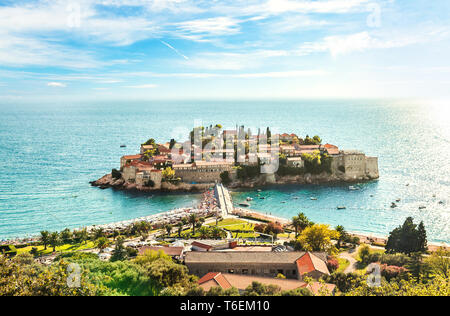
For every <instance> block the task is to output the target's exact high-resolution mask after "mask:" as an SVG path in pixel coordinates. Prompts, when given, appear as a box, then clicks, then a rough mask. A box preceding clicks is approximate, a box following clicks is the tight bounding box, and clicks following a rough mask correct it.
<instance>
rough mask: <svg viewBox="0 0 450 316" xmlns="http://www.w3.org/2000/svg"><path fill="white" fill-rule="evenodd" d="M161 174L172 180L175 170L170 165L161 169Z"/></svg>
mask: <svg viewBox="0 0 450 316" xmlns="http://www.w3.org/2000/svg"><path fill="white" fill-rule="evenodd" d="M162 176H163V178H164V179H165V180H173V179H174V178H175V171H174V170H173V169H172V168H171V167H167V168H165V169H164V170H163V171H162Z"/></svg>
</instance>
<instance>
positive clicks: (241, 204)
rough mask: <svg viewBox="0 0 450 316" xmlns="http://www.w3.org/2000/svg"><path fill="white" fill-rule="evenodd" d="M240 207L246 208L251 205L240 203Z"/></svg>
mask: <svg viewBox="0 0 450 316" xmlns="http://www.w3.org/2000/svg"><path fill="white" fill-rule="evenodd" d="M239 205H240V206H244V207H249V206H250V204H248V203H247V202H242V203H239Z"/></svg>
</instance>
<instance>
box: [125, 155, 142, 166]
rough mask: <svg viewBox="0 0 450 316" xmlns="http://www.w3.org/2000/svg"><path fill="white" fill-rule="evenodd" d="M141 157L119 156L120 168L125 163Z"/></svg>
mask: <svg viewBox="0 0 450 316" xmlns="http://www.w3.org/2000/svg"><path fill="white" fill-rule="evenodd" d="M141 158H142V155H130V156H123V157H121V158H120V168H123V167H124V166H125V165H126V164H127V163H131V162H133V161H138V160H141Z"/></svg>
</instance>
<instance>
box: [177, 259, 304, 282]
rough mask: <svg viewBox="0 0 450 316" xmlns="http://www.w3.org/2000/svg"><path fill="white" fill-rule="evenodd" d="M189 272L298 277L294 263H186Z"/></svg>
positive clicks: (201, 274)
mask: <svg viewBox="0 0 450 316" xmlns="http://www.w3.org/2000/svg"><path fill="white" fill-rule="evenodd" d="M186 265H187V267H188V269H189V272H190V273H192V274H195V275H197V276H198V277H202V276H204V275H205V274H207V273H209V272H222V273H234V274H244V275H256V276H264V277H276V276H277V275H278V274H279V273H281V274H283V275H284V276H285V277H286V278H287V279H300V277H299V275H298V273H297V265H296V264H294V263H290V264H289V263H285V264H283V263H277V264H267V263H231V262H230V263H186Z"/></svg>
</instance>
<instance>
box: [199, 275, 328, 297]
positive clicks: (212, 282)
mask: <svg viewBox="0 0 450 316" xmlns="http://www.w3.org/2000/svg"><path fill="white" fill-rule="evenodd" d="M253 282H258V283H261V284H264V285H275V286H278V287H280V290H281V291H291V290H296V289H299V288H307V289H308V290H310V291H311V292H312V293H313V294H315V295H319V294H321V292H323V291H327V293H328V294H329V295H334V292H335V288H336V286H335V285H334V284H327V283H325V284H322V283H319V282H312V283H311V284H307V283H305V282H302V281H299V280H289V279H276V278H268V277H259V276H248V275H238V274H228V273H220V272H210V273H208V274H206V275H205V276H203V277H202V278H201V279H200V280H198V284H199V286H200V287H201V288H203V290H205V291H209V290H210V289H211V288H212V287H215V286H219V287H221V288H222V289H224V290H227V289H229V288H231V287H234V288H236V289H238V290H239V292H240V293H241V294H242V293H243V292H244V291H245V289H246V288H248V287H249V286H251V285H252V283H253Z"/></svg>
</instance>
